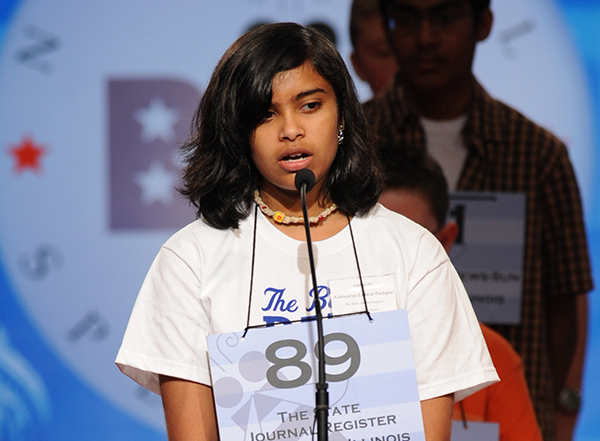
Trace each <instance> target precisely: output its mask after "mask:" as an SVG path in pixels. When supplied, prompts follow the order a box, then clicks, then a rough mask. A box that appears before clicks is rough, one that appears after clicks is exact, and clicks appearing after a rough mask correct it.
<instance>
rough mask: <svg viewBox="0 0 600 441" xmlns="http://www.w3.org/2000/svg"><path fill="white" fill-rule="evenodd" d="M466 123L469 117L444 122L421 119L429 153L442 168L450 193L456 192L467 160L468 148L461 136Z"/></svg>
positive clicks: (463, 116) (464, 116)
mask: <svg viewBox="0 0 600 441" xmlns="http://www.w3.org/2000/svg"><path fill="white" fill-rule="evenodd" d="M465 122H467V115H462V116H459V117H458V118H454V119H450V120H444V121H437V120H433V119H427V118H421V125H422V126H423V131H424V132H425V141H426V145H427V151H428V152H429V154H430V155H431V156H432V157H433V158H434V159H435V160H436V161H437V162H438V164H440V167H442V171H443V172H444V176H445V177H446V181H447V182H448V188H449V189H450V191H453V190H456V186H457V185H458V180H459V179H460V173H461V171H462V168H463V165H464V163H465V160H466V159H467V148H466V147H465V144H464V142H463V139H462V135H461V132H462V129H463V127H464V125H465Z"/></svg>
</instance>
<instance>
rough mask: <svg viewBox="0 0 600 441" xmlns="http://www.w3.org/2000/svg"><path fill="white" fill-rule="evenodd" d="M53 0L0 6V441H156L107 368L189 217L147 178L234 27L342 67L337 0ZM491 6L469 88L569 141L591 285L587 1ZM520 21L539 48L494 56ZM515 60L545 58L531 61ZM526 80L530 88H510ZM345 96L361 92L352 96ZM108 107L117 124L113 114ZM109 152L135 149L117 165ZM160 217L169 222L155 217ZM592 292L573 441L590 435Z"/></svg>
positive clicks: (144, 398)
mask: <svg viewBox="0 0 600 441" xmlns="http://www.w3.org/2000/svg"><path fill="white" fill-rule="evenodd" d="M54 3H55V2H47V1H46V2H44V1H43V0H39V1H36V0H22V1H18V0H4V1H2V2H0V252H1V254H0V439H1V440H42V439H43V440H46V439H60V440H71V439H72V440H78V441H87V440H90V441H91V440H105V439H112V440H135V439H140V440H141V439H143V440H165V439H166V435H165V432H164V427H163V422H162V412H161V405H160V400H159V399H158V398H157V397H155V396H153V395H151V394H149V393H146V392H144V391H143V390H141V389H140V388H138V387H137V386H135V385H134V384H133V382H131V381H129V380H127V379H126V378H124V377H123V376H122V375H120V374H119V373H118V372H117V369H116V368H115V367H114V365H113V360H114V356H115V354H116V350H117V348H118V344H119V341H120V336H121V335H122V333H123V330H124V327H125V324H126V320H127V316H128V314H129V312H130V309H131V306H132V304H133V301H134V298H135V295H136V292H137V289H138V287H139V284H140V283H141V279H142V278H143V275H144V273H145V270H146V269H147V268H148V266H149V264H150V262H151V259H152V258H153V256H154V254H155V252H156V250H157V248H158V246H159V245H160V243H162V241H164V239H165V238H166V237H168V235H169V234H171V232H173V231H174V230H175V229H176V228H178V227H179V226H181V225H183V224H184V223H185V222H186V221H187V220H188V219H190V218H191V216H192V213H191V212H190V210H189V209H188V208H187V207H186V206H185V204H182V202H181V201H180V200H179V199H177V198H176V197H175V196H174V195H173V194H171V193H169V192H168V191H167V190H166V189H165V188H167V187H169V186H167V187H165V185H159V184H160V183H165V182H167V183H171V182H172V181H173V179H174V176H175V173H176V171H177V169H178V167H179V161H178V158H177V157H176V156H175V154H174V151H175V149H176V146H177V144H178V142H180V141H181V140H182V138H183V137H184V136H185V131H186V130H187V127H188V121H189V117H190V115H191V111H192V107H193V104H194V103H195V102H196V100H197V98H198V97H199V96H200V95H201V94H202V91H203V87H204V86H205V84H206V82H207V80H208V77H209V75H210V72H211V70H212V68H213V67H214V64H215V63H216V61H217V60H218V58H219V56H220V55H221V54H222V52H223V51H224V50H225V49H226V48H227V47H228V46H229V44H230V43H231V42H232V41H233V40H234V39H235V38H236V37H237V36H238V35H239V34H241V33H242V32H243V31H244V29H247V28H248V27H249V26H251V25H253V24H255V23H258V22H262V21H276V20H278V21H281V20H293V21H300V22H303V23H307V24H308V23H316V22H319V23H324V24H326V25H327V26H329V27H330V28H331V29H332V30H333V31H334V34H336V36H337V39H338V48H339V50H340V52H341V53H342V54H343V55H344V57H346V58H347V55H348V53H349V50H350V49H349V41H348V36H347V31H346V27H347V22H348V13H349V3H350V1H349V0H319V1H317V0H281V1H275V0H224V1H222V2H211V4H210V5H197V4H196V3H202V2H191V1H184V0H181V1H178V2H176V1H172V2H153V3H152V4H151V5H150V4H148V2H143V1H141V0H131V1H129V2H119V1H105V2H102V3H103V4H102V5H94V4H92V3H90V2H81V1H80V0H65V1H64V2H60V5H56V4H54ZM122 3H126V4H122ZM492 5H493V7H494V8H497V9H498V11H497V12H498V14H497V25H495V27H497V28H498V31H497V34H496V35H497V36H498V38H499V39H496V40H495V39H494V38H490V40H491V41H490V42H488V43H486V45H487V46H485V48H484V49H482V50H481V53H478V60H477V62H478V65H477V72H478V76H480V78H481V79H482V82H483V83H484V84H485V85H486V87H488V88H489V89H490V90H491V91H492V93H493V94H496V95H497V96H501V97H502V98H503V99H505V100H506V101H508V102H509V103H511V104H514V105H515V106H517V107H519V108H521V109H522V110H523V111H524V112H525V113H527V114H530V115H532V117H533V118H534V119H536V118H537V120H538V121H540V122H541V123H543V124H545V125H547V126H549V127H550V128H551V129H552V130H554V131H556V132H557V133H558V134H559V135H561V137H563V138H564V139H565V140H566V141H567V143H568V144H569V145H570V146H571V145H572V146H573V148H572V150H571V155H572V158H573V161H574V164H575V167H576V171H577V173H578V177H579V179H580V183H581V186H582V193H583V195H584V203H585V214H586V222H587V228H588V236H589V243H590V246H591V252H592V262H593V265H594V276H595V280H596V281H597V280H599V278H600V264H599V262H600V203H598V201H597V200H596V198H594V195H595V194H596V193H597V192H598V191H599V190H600V176H599V175H598V173H595V172H594V171H595V170H596V169H597V167H598V165H599V162H598V161H599V160H598V158H600V136H599V135H600V133H599V132H598V128H599V127H600V112H599V110H600V109H599V106H600V46H599V45H598V44H597V42H598V41H600V5H598V2H597V1H595V0H559V1H557V2H555V1H554V0H528V2H527V5H523V3H522V2H514V0H513V2H512V3H511V0H495V1H493V2H492ZM340 11H343V14H340ZM503 11H511V14H512V16H515V15H519V14H522V15H521V16H520V19H519V20H521V21H519V22H518V23H517V22H515V23H516V24H515V23H511V22H510V19H511V17H510V15H511V14H503ZM515 11H517V12H515ZM532 23H533V24H534V25H533V26H532V25H531V24H532ZM520 24H526V25H528V26H527V28H528V29H536V30H537V31H539V35H540V42H541V43H535V44H540V45H542V46H535V45H532V42H534V41H535V35H533V36H532V38H531V39H530V40H522V41H519V40H516V41H514V42H513V41H511V42H510V44H503V45H497V46H494V44H495V43H494V41H500V40H502V37H503V36H506V35H509V32H508V31H510V30H511V29H513V30H514V29H522V27H521V28H519V27H518V25H520ZM563 26H564V28H563ZM544 32H546V33H544ZM511 35H512V34H511ZM492 37H493V36H492ZM502 41H504V42H505V43H506V38H504V40H502ZM528 44H529V45H531V48H527V47H526V46H527V45H528ZM544 44H547V45H550V46H551V47H543V45H544ZM527 50H531V51H533V52H532V53H535V54H537V55H539V54H541V55H540V56H542V55H544V54H550V55H552V54H554V55H556V54H559V55H560V56H559V57H556V60H550V59H549V60H550V61H547V63H556V65H554V64H544V63H546V61H536V60H533V59H532V58H531V56H526V55H525V53H526V51H527ZM520 51H522V52H520ZM550 55H549V56H550ZM492 59H494V60H500V61H498V62H499V63H504V64H502V66H504V67H503V68H502V69H498V67H497V66H498V65H496V64H492V63H491V61H489V60H492ZM490 66H492V67H491V68H490ZM540 66H541V67H542V68H540ZM548 66H552V68H548ZM490 69H491V70H496V71H499V70H501V71H502V75H498V74H497V72H489V70H490ZM527 74H530V75H531V76H533V77H534V79H533V83H536V84H538V83H539V85H540V87H541V88H542V90H541V91H540V92H537V91H536V90H535V86H536V84H533V85H531V84H528V83H526V82H525V83H522V84H521V83H519V81H520V80H519V78H522V77H524V76H526V75H527ZM511 75H514V78H516V80H515V79H513V77H511ZM545 81H547V82H545ZM507 83H508V84H510V86H511V87H510V88H507V87H505V86H503V84H507ZM519 84H521V86H520V87H519ZM503 87H504V88H503ZM359 92H360V93H361V95H362V97H363V98H367V97H368V91H367V89H366V87H365V86H364V85H363V84H359ZM529 93H531V94H535V93H539V94H540V95H539V96H538V95H532V96H529V95H528V94H529ZM542 98H543V99H542ZM136 100H137V101H136ZM544 100H547V101H544ZM553 100H555V101H553ZM127 103H128V104H127ZM126 105H130V106H131V108H130V109H129V113H128V114H126V115H125V114H120V113H118V112H119V109H123V108H124V106H125V107H126ZM529 106H531V107H529ZM536 106H537V107H536ZM125 145H127V146H130V147H132V148H134V149H137V150H136V151H137V152H138V153H139V152H143V153H144V154H143V155H140V154H136V155H134V156H127V155H123V146H125ZM140 156H143V157H144V158H145V159H144V160H143V161H141V162H140V161H138V159H137V158H139V157H140ZM157 207H158V208H157ZM165 207H167V208H168V210H169V213H171V214H170V215H169V216H167V217H164V216H163V217H161V212H164V210H165ZM127 210H129V211H127ZM119 213H127V216H125V217H119ZM136 216H137V217H136ZM596 297H597V296H596V295H595V294H594V293H592V295H591V296H590V330H589V344H588V348H589V349H588V357H587V361H586V369H585V379H584V405H583V410H582V414H581V418H580V422H579V425H578V429H577V435H576V439H577V440H580V441H583V440H586V441H587V440H596V439H600V399H598V398H596V397H597V396H598V394H599V393H600V379H599V378H598V376H597V375H593V373H594V372H599V371H600V342H599V339H600V329H599V328H598V323H599V320H600V302H599V301H598V300H597V298H596Z"/></svg>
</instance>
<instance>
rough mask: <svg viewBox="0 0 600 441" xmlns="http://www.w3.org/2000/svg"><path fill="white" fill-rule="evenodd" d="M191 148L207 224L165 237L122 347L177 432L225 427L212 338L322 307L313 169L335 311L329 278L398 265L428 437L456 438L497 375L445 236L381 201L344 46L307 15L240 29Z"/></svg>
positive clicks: (323, 274) (188, 181) (126, 369)
mask: <svg viewBox="0 0 600 441" xmlns="http://www.w3.org/2000/svg"><path fill="white" fill-rule="evenodd" d="M183 149H184V152H185V154H186V156H185V157H186V166H185V170H184V187H183V189H182V193H183V194H184V195H186V196H187V197H188V198H189V199H190V201H191V202H192V203H193V204H194V205H195V206H196V208H197V214H198V219H197V220H196V221H195V222H193V223H192V224H190V225H188V226H187V227H185V228H183V229H182V230H181V231H179V232H178V233H176V234H175V235H174V236H173V237H171V238H170V239H169V240H168V241H167V243H166V244H165V245H164V246H163V247H162V248H161V250H160V252H159V254H158V256H157V257H156V259H155V261H154V263H153V264H152V267H151V269H150V271H149V273H148V275H147V277H146V280H145V281H144V284H143V286H142V288H141V291H140V294H139V296H138V299H137V301H136V304H135V307H134V310H133V312H132V315H131V319H130V321H129V324H128V327H127V331H126V334H125V337H124V340H123V344H122V346H121V349H120V351H119V354H118V356H117V365H118V366H119V368H120V369H121V370H122V371H123V373H125V374H126V375H129V376H130V377H132V378H133V379H134V380H135V381H137V382H138V383H140V384H141V385H143V386H144V387H146V388H148V389H150V390H152V391H154V392H156V393H159V394H161V395H162V399H163V405H164V410H165V417H166V421H167V431H168V434H169V439H170V440H171V441H179V440H192V439H193V440H211V441H214V440H216V439H217V438H218V435H217V429H216V419H215V413H214V404H213V398H212V391H211V380H210V375H209V367H208V356H207V344H206V336H207V335H209V334H219V333H224V332H232V331H240V330H243V329H244V328H248V327H252V326H258V325H274V324H275V323H290V322H294V321H300V320H301V319H302V318H303V317H306V316H310V315H314V311H313V307H314V305H313V301H314V300H313V298H312V297H311V296H312V293H311V289H310V288H311V286H312V284H311V274H310V267H309V263H308V257H307V249H306V244H305V242H304V241H305V235H304V227H303V225H302V207H301V203H300V197H299V194H298V192H297V190H296V188H295V185H294V179H295V174H296V172H297V171H298V170H300V169H303V168H309V169H310V170H312V171H313V172H314V174H315V178H316V183H315V186H314V188H313V189H312V190H311V191H310V192H309V193H308V195H307V204H308V214H309V218H310V222H311V232H312V238H313V240H314V241H315V242H314V244H313V245H314V250H315V256H316V261H317V262H316V263H317V269H316V271H317V279H318V280H319V281H320V282H321V285H320V286H319V293H318V297H319V298H320V299H321V300H322V301H323V302H324V303H325V304H326V305H327V306H326V307H327V308H328V307H329V306H328V305H329V303H330V298H329V293H330V291H331V290H330V284H331V283H330V282H331V281H333V280H342V279H346V280H354V279H356V280H358V271H359V268H360V271H361V272H362V275H363V277H364V276H374V277H377V276H384V275H390V274H392V275H393V277H394V279H395V283H394V286H393V291H394V295H395V302H396V305H397V307H398V308H404V309H407V311H408V317H409V325H410V329H411V336H412V341H413V351H414V355H415V363H416V372H417V381H418V384H419V394H420V399H421V403H422V404H421V407H422V411H423V420H424V427H425V434H426V437H427V439H428V440H447V439H449V434H450V424H451V423H450V421H451V415H452V404H453V399H454V398H458V399H460V398H462V397H464V396H465V395H468V394H470V393H472V392H474V391H475V390H478V389H480V388H482V387H484V386H485V385H487V384H489V383H490V382H493V381H496V380H497V377H496V374H495V371H494V368H493V366H492V364H491V361H490V359H489V355H488V353H487V350H486V348H485V344H484V342H483V339H482V337H481V331H480V330H479V325H478V323H477V320H476V318H475V316H474V313H473V311H472V308H471V306H470V304H469V299H468V297H467V296H466V293H465V292H464V288H463V287H462V285H461V283H460V280H459V278H458V276H457V275H456V272H455V271H454V269H453V267H452V265H451V264H450V262H449V260H448V258H447V256H446V254H445V253H444V252H443V250H442V249H441V247H440V245H439V244H438V242H437V240H436V239H435V238H434V237H433V236H431V235H430V234H428V233H427V232H426V231H425V230H424V229H422V228H420V227H418V226H416V225H415V224H413V223H412V222H409V221H408V220H406V219H405V218H403V217H401V216H399V215H396V214H393V213H391V212H389V211H387V210H386V209H384V208H383V207H382V206H380V205H377V198H378V196H379V193H380V191H381V185H382V180H381V174H380V171H379V165H378V162H377V159H376V152H375V149H373V148H371V146H369V145H368V143H367V134H366V123H365V120H364V117H363V115H362V111H361V107H360V104H359V102H358V99H357V96H356V93H355V89H354V85H353V83H352V80H351V77H350V75H349V73H348V71H347V69H346V67H345V65H344V63H343V61H342V59H341V57H340V56H339V54H338V53H337V51H336V50H335V47H334V46H333V45H332V44H331V43H330V42H329V41H328V40H327V39H326V38H325V37H324V36H323V35H322V34H320V33H319V32H318V31H316V30H314V29H310V28H305V27H302V26H300V25H298V24H293V23H279V24H272V25H265V26H261V27H259V28H256V29H254V30H251V31H249V32H248V33H246V34H245V35H243V36H242V37H240V38H239V39H238V40H237V41H236V42H235V43H234V44H233V45H232V46H231V47H230V48H229V49H228V50H227V52H226V53H225V54H224V56H223V57H222V58H221V60H220V61H219V63H218V65H217V67H216V69H215V71H214V73H213V76H212V78H211V81H210V84H209V85H208V88H207V90H206V93H205V95H204V97H203V98H202V101H201V103H200V107H199V109H198V112H197V116H196V118H195V122H194V131H193V133H192V136H191V137H190V139H189V141H188V142H187V143H186V145H185V146H184V147H183ZM440 293H442V295H440ZM440 297H441V300H440ZM327 312H328V311H325V313H327Z"/></svg>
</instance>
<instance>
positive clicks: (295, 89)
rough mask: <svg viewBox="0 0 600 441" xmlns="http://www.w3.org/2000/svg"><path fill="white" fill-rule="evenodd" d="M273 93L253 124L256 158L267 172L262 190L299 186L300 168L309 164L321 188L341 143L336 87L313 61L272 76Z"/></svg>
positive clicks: (271, 192)
mask: <svg viewBox="0 0 600 441" xmlns="http://www.w3.org/2000/svg"><path fill="white" fill-rule="evenodd" d="M272 90H273V98H272V101H271V107H270V109H269V112H268V114H267V116H266V117H265V119H264V120H263V121H262V122H261V123H260V124H259V125H258V127H256V129H255V130H254V133H253V136H252V140H251V143H250V146H251V148H252V160H253V161H254V164H255V165H256V168H257V169H258V171H259V172H260V174H261V175H262V177H263V183H262V187H261V191H262V192H263V193H267V194H269V195H270V196H273V197H276V194H277V192H281V191H284V192H290V191H291V192H296V187H295V185H294V179H295V177H296V172H297V171H298V170H301V169H303V168H309V169H310V170H312V172H313V173H314V174H315V177H316V184H315V190H316V191H315V190H313V191H315V194H316V193H317V192H318V191H319V190H320V188H321V187H322V185H323V182H324V180H325V178H326V176H327V173H328V172H329V168H330V167H331V164H332V162H333V160H334V158H335V155H336V153H337V148H338V137H337V135H338V129H339V124H338V108H337V102H336V98H335V92H334V91H333V88H332V87H331V85H330V84H329V83H328V82H327V81H326V80H325V79H324V78H323V77H321V76H320V75H319V74H318V73H317V72H316V71H315V70H314V68H313V66H312V64H311V63H310V62H306V63H304V64H303V65H302V66H300V67H297V68H295V69H292V70H289V71H285V72H280V73H278V74H276V75H275V77H274V78H273V85H272Z"/></svg>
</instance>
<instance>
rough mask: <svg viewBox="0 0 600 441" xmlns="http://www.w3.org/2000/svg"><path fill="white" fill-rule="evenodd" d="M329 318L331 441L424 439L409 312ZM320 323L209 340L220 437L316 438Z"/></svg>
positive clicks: (256, 440) (251, 440) (252, 440)
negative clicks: (370, 319) (315, 421)
mask: <svg viewBox="0 0 600 441" xmlns="http://www.w3.org/2000/svg"><path fill="white" fill-rule="evenodd" d="M372 317H373V321H372V322H370V321H369V319H368V317H367V316H366V315H364V314H361V315H353V316H346V317H338V318H331V319H326V320H324V322H323V328H324V333H325V358H326V360H325V361H326V369H325V370H326V374H327V382H328V385H329V388H328V391H329V405H330V411H329V418H328V424H329V433H328V437H329V439H330V440H332V441H336V440H337V441H348V440H361V439H363V438H364V439H370V438H371V437H376V436H377V437H379V438H380V439H385V440H387V441H407V440H411V441H419V440H422V441H424V439H425V436H424V432H423V420H422V416H421V405H420V401H419V393H418V389H417V382H416V375H415V365H414V358H413V353H412V345H411V340H410V333H409V329H408V319H407V314H406V310H395V311H388V312H380V313H375V314H373V315H372ZM316 333H317V331H316V323H315V322H314V321H311V322H302V323H296V324H291V325H277V326H274V327H268V328H261V329H251V330H250V331H248V333H247V334H246V337H245V338H244V339H242V335H243V333H242V332H236V333H230V334H219V335H212V336H209V337H208V347H209V357H210V369H211V376H212V382H213V394H214V398H215V405H216V409H217V420H218V424H219V432H220V437H221V439H226V440H228V441H234V440H239V441H242V440H243V441H267V440H268V441H279V440H312V439H313V435H315V436H316V425H315V424H314V411H313V409H314V407H315V390H316V389H315V384H316V382H317V375H318V364H317V359H316V355H315V353H316V351H315V348H316V343H317V338H316Z"/></svg>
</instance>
